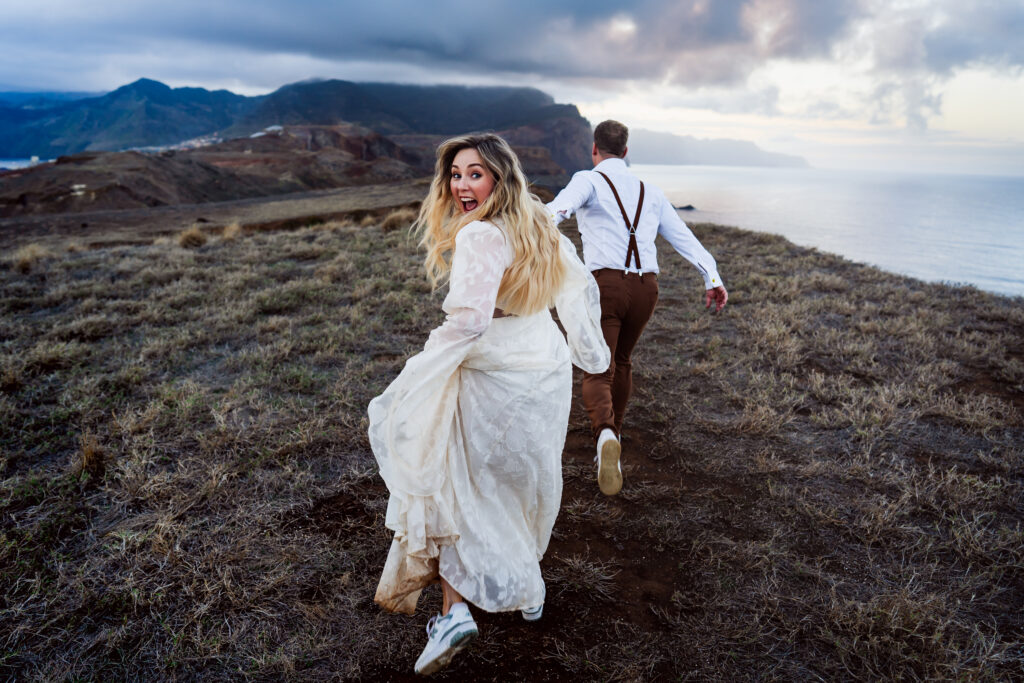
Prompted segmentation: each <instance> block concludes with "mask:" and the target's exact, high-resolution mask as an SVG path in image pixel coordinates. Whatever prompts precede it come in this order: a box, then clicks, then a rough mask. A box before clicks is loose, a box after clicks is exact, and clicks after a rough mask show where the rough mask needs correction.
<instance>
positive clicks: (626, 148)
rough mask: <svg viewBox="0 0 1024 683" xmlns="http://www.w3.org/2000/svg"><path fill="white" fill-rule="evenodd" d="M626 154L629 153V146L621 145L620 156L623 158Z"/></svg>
mask: <svg viewBox="0 0 1024 683" xmlns="http://www.w3.org/2000/svg"><path fill="white" fill-rule="evenodd" d="M627 154H629V147H623V148H622V158H623V159H625V158H626V155H627Z"/></svg>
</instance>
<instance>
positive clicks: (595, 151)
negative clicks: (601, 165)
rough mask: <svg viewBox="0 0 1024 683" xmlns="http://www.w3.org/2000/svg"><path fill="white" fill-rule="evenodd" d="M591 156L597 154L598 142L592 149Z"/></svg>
mask: <svg viewBox="0 0 1024 683" xmlns="http://www.w3.org/2000/svg"><path fill="white" fill-rule="evenodd" d="M590 156H597V143H596V142H595V143H594V147H593V149H591V150H590Z"/></svg>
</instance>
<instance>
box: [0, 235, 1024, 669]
mask: <svg viewBox="0 0 1024 683" xmlns="http://www.w3.org/2000/svg"><path fill="white" fill-rule="evenodd" d="M386 220H387V219H385V221H386ZM379 223H381V220H380V218H379V217H373V216H372V215H370V216H368V224H369V225H368V226H362V227H359V226H353V225H351V224H348V223H330V224H321V225H318V226H315V227H310V228H305V229H299V230H292V231H279V232H273V231H267V232H253V233H242V234H237V235H235V236H234V237H233V238H225V237H226V235H225V234H222V239H218V240H212V241H210V242H207V243H206V245H205V246H204V248H203V249H176V248H172V249H168V248H166V246H167V243H169V241H165V243H164V244H153V245H148V246H135V247H111V248H93V249H89V250H82V251H75V252H70V253H62V254H61V255H59V256H52V255H51V256H45V257H44V256H40V257H39V259H43V258H45V259H46V261H45V267H46V271H45V277H43V276H42V274H40V273H39V272H37V271H38V270H39V268H38V264H39V262H40V261H39V260H38V259H37V261H36V262H35V264H34V265H33V266H32V267H31V268H30V269H29V270H28V272H20V271H19V270H18V269H16V268H12V269H6V270H4V271H2V272H0V308H2V316H0V474H2V480H0V519H3V523H2V525H0V591H2V594H3V595H4V602H3V603H2V604H0V677H3V678H11V679H15V680H29V681H32V680H124V679H133V680H137V679H145V680H180V679H186V680H188V679H197V678H204V679H206V678H208V679H215V680H221V679H260V680H268V679H275V680H276V679H281V678H288V679H296V680H325V679H336V678H340V679H365V680H388V679H391V680H395V679H398V680H400V679H404V678H407V677H408V676H409V673H410V671H411V666H412V662H413V661H414V660H415V657H416V655H417V654H418V651H419V648H420V647H422V642H423V633H422V626H423V621H424V620H425V618H426V614H428V612H429V611H430V610H431V609H436V608H437V606H438V604H439V597H438V595H437V592H436V591H428V592H427V595H425V597H424V605H423V607H422V610H421V616H422V618H417V619H407V618H404V617H396V616H391V615H386V614H383V613H382V612H381V611H380V610H379V609H378V608H377V607H376V606H375V605H374V604H373V603H372V601H371V597H372V594H373V590H374V588H375V584H376V580H377V577H378V572H379V570H380V567H381V564H382V562H383V559H384V557H385V555H386V552H387V546H388V542H389V540H390V539H389V533H388V531H387V530H386V528H385V527H384V523H383V521H384V516H385V513H386V502H387V492H386V490H385V488H384V486H383V484H382V482H381V481H380V479H379V477H377V475H376V469H375V463H374V460H373V458H372V455H371V453H370V451H369V445H368V443H367V440H366V436H365V429H366V423H365V409H366V404H367V402H368V401H369V400H370V399H371V398H372V397H373V396H375V395H377V394H378V393H380V392H381V391H382V390H383V388H384V387H385V386H386V385H387V383H388V382H390V381H391V379H392V378H393V377H394V376H395V375H396V374H397V372H398V371H399V370H400V369H401V367H402V364H403V362H404V359H405V358H406V357H407V356H409V355H410V354H412V353H414V352H416V351H417V350H418V349H419V348H421V346H422V343H423V341H424V339H425V337H426V333H427V332H428V331H429V330H430V329H431V328H432V327H434V326H435V325H436V324H438V323H439V322H440V321H441V320H442V319H443V314H442V313H441V311H440V302H441V299H442V297H443V295H444V292H443V291H442V292H437V293H434V294H431V293H430V291H429V287H428V286H427V284H426V282H425V278H424V277H423V275H422V270H421V268H422V266H421V255H420V254H419V253H417V252H416V250H415V247H414V245H413V244H412V243H411V242H410V240H409V239H408V238H407V237H406V236H405V235H404V233H403V232H401V231H398V230H396V231H394V232H386V231H385V230H384V229H383V227H382V226H381V227H376V226H377V225H378V224H379ZM695 230H696V232H697V233H698V235H699V236H700V238H701V239H702V241H703V242H704V244H705V245H706V246H708V248H709V249H710V250H711V251H712V252H713V253H715V254H716V256H718V258H719V261H720V263H721V265H722V270H723V273H725V274H726V278H727V282H728V283H729V285H730V292H731V295H732V296H731V300H730V307H729V308H727V309H726V311H725V312H724V313H723V314H721V315H716V316H712V315H708V314H706V313H705V312H704V311H703V309H702V308H701V306H702V302H701V300H700V299H701V294H702V293H701V291H700V283H699V278H697V277H696V276H695V275H694V274H693V272H692V268H690V267H689V266H688V265H686V264H684V263H683V262H682V261H681V259H679V258H678V257H676V256H675V255H673V254H670V253H664V254H663V259H664V263H663V275H662V277H661V279H660V284H661V303H660V304H659V310H658V311H657V312H656V313H655V316H654V318H653V319H652V321H651V323H650V325H649V327H648V331H647V332H646V333H645V338H644V340H643V343H642V344H641V345H640V347H639V348H638V351H637V354H636V356H635V358H634V362H635V364H634V372H635V392H636V393H635V399H634V402H633V403H632V404H631V412H630V414H629V416H628V417H627V424H626V430H625V436H624V467H625V473H626V483H625V487H624V489H623V491H622V494H621V495H619V496H616V497H613V498H605V497H603V496H601V495H600V494H599V493H597V491H596V487H595V486H594V485H593V482H592V481H591V477H592V467H593V466H592V463H591V461H590V458H591V457H592V454H591V451H590V449H591V447H592V446H591V444H590V441H589V437H588V436H587V433H586V432H587V429H586V421H585V416H584V415H583V413H582V410H581V408H580V406H579V401H578V398H577V399H576V400H575V403H574V410H573V414H572V417H571V421H570V433H569V439H568V442H567V448H566V453H565V456H564V463H565V466H564V472H563V474H564V478H565V487H566V488H565V495H564V497H563V511H562V515H561V516H560V517H559V520H558V523H557V524H556V528H555V536H554V539H553V540H552V544H551V548H550V549H549V552H548V554H547V556H546V558H545V560H544V562H543V563H542V568H543V571H544V573H545V578H546V580H547V583H548V603H547V606H546V608H545V615H544V619H543V620H542V621H541V622H539V623H538V624H532V625H525V624H524V623H523V622H522V620H521V619H520V618H519V617H518V615H487V614H480V615H479V619H478V621H479V623H480V624H481V628H482V630H483V635H484V637H483V638H481V639H480V640H479V641H478V642H477V643H476V644H474V647H473V648H472V649H471V650H469V651H467V653H466V654H464V655H462V656H461V658H460V659H459V660H456V663H455V665H454V666H453V667H452V671H451V672H450V673H449V674H448V675H449V676H451V677H453V678H456V677H461V678H464V679H470V680H474V679H492V680H493V679H508V678H523V679H528V680H571V679H575V680H673V679H688V680H689V679H701V680H703V679H710V680H749V679H773V680H821V679H825V680H837V679H838V680H854V679H858V680H859V679H909V680H918V679H935V678H938V679H958V680H975V679H982V680H985V679H988V680H1007V679H1012V678H1014V677H1017V676H1019V674H1020V671H1021V666H1022V657H1024V638H1022V633H1024V618H1022V616H1021V615H1022V614H1024V588H1022V586H1024V550H1022V548H1024V512H1022V510H1024V445H1022V444H1024V427H1022V419H1021V410H1022V401H1024V395H1022V387H1021V382H1022V381H1024V373H1022V372H1021V367H1022V366H1021V363H1022V362H1024V342H1022V340H1024V303H1022V302H1021V300H1019V299H1017V300H1013V299H1006V298H1002V297H997V296H993V295H989V294H985V293H983V292H978V291H976V290H973V289H969V288H966V289H965V288H959V289H958V288H949V287H944V286H939V285H928V284H923V283H920V282H916V281H913V280H909V279H905V278H900V277H897V276H892V275H887V274H884V273H880V272H879V271H876V270H873V269H870V268H866V267H862V266H857V265H854V264H851V263H849V262H847V261H844V260H843V259H840V258H837V257H833V256H830V255H827V254H820V253H817V252H813V251H810V250H806V249H801V248H798V247H795V246H794V245H792V244H790V243H788V242H786V241H785V240H782V239H780V238H776V237H773V236H770V235H757V234H751V233H745V232H741V231H737V230H732V229H728V228H722V227H718V226H696V228H695ZM900 302H902V303H903V304H904V305H897V304H898V303H900ZM365 634H374V637H372V638H370V637H366V635H365Z"/></svg>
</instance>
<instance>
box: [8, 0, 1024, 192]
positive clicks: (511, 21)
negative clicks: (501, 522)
mask: <svg viewBox="0 0 1024 683" xmlns="http://www.w3.org/2000/svg"><path fill="white" fill-rule="evenodd" d="M1022 36H1024V1H1022V0H974V1H972V0H956V1H954V0H634V1H633V2H630V3H622V2H607V1H604V0H580V1H572V2H557V1H554V0H547V1H545V2H540V1H538V0H516V2H487V1H485V0H476V1H475V2H470V1H459V0H427V1H424V0H419V1H414V0H409V1H406V2H400V1H397V0H373V1H371V2H358V3H357V2H347V1H343V0H293V1H292V2H284V1H283V0H245V1H244V2H243V1H241V0H215V1H213V2H211V1H210V0H173V1H170V2H168V1H163V2H155V1H152V0H135V1H129V0H104V2H102V3H91V2H82V1H81V0H31V1H29V0H0V48H2V53H0V54H2V55H3V56H2V57H0V90H18V91H26V90H29V91H31V90H76V91H82V90H86V91H106V90H111V89H113V88H116V87H118V86H120V85H123V84H125V83H128V82H130V81H133V80H135V79H137V78H140V77H149V78H155V79H158V80H161V81H163V82H165V83H167V84H169V85H172V86H184V85H191V86H201V87H206V88H227V89H229V90H232V91H234V92H238V93H242V94H249V95H251V94H260V93H265V92H270V91H272V90H274V89H276V88H278V87H280V86H281V85H284V84H286V83H291V82H295V81H299V80H305V79H308V78H312V77H320V78H341V79H347V80H355V81H370V80H372V81H393V82H404V83H464V84H504V85H532V86H536V87H539V88H541V89H542V90H545V91H547V92H549V93H550V94H552V95H553V96H554V97H555V99H556V100H557V101H559V102H572V103H574V104H576V105H577V106H579V108H580V111H581V112H582V113H583V115H584V116H586V117H588V118H589V119H590V120H591V122H592V123H595V122H597V121H599V120H601V119H604V118H617V119H620V120H622V121H623V122H625V123H627V124H628V125H630V126H631V127H634V128H647V129H651V130H658V131H666V132H672V133H677V134H681V135H694V136H696V137H702V138H719V137H728V138H736V139H745V140H751V141H754V142H756V143H757V144H759V145H760V146H762V147H764V148H765V149H769V150H772V151H778V152H787V153H793V154H800V155H803V156H804V157H806V158H807V159H808V160H809V161H810V162H811V163H812V164H813V165H815V166H819V167H826V168H868V169H871V168H875V169H899V170H930V171H943V172H971V173H996V174H999V173H1012V174H1015V175H1021V174H1024V72H1022V66H1024V38H1022Z"/></svg>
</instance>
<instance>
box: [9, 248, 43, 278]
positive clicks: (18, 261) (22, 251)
mask: <svg viewBox="0 0 1024 683" xmlns="http://www.w3.org/2000/svg"><path fill="white" fill-rule="evenodd" d="M52 255H53V254H52V253H51V252H50V250H49V249H47V248H46V247H44V246H43V245H41V244H35V243H32V244H26V245H24V246H22V247H18V249H17V250H15V252H14V255H13V257H12V260H11V266H12V267H13V268H14V269H15V270H17V271H18V272H19V273H29V272H31V271H32V269H33V268H34V267H35V266H36V265H37V264H38V263H39V262H40V261H42V260H43V259H46V258H50V257H51V256H52Z"/></svg>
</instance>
